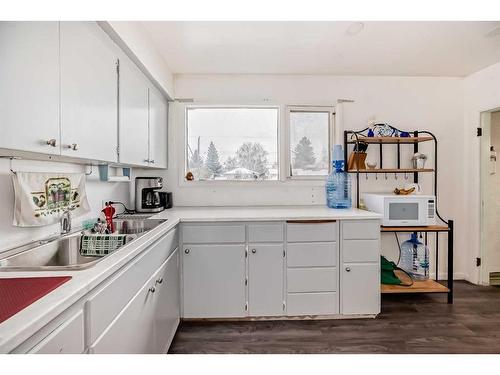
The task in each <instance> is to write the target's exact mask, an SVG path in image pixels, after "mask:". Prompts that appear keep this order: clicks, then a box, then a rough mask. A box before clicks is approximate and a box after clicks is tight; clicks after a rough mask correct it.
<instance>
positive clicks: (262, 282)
mask: <svg viewBox="0 0 500 375" xmlns="http://www.w3.org/2000/svg"><path fill="white" fill-rule="evenodd" d="M249 249H250V250H249V254H248V308H249V313H250V315H252V316H275V315H284V306H283V301H284V298H283V261H284V257H283V245H278V244H275V245H249Z"/></svg>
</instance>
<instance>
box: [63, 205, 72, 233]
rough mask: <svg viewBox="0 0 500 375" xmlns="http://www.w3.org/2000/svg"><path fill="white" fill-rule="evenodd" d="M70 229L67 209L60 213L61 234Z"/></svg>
mask: <svg viewBox="0 0 500 375" xmlns="http://www.w3.org/2000/svg"><path fill="white" fill-rule="evenodd" d="M70 231H71V212H70V210H69V208H68V209H66V211H64V212H63V214H62V215H61V234H66V233H69V232H70Z"/></svg>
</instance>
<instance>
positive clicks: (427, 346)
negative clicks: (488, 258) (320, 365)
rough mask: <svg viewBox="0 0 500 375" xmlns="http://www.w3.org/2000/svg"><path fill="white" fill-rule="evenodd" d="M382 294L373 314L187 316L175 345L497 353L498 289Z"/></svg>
mask: <svg viewBox="0 0 500 375" xmlns="http://www.w3.org/2000/svg"><path fill="white" fill-rule="evenodd" d="M455 285H456V286H455V303H454V304H453V305H448V304H447V303H446V296H445V295H444V294H441V295H439V294H433V295H431V294H428V295H423V294H419V295H415V294H413V295H401V294H400V295H384V296H383V297H382V313H381V314H380V315H379V316H378V318H376V319H363V320H359V319H358V320H327V321H325V320H323V321H260V322H215V323H214V322H211V323H201V322H183V323H181V325H180V327H179V330H178V332H177V334H176V336H175V339H174V342H173V343H172V346H171V347H170V353H500V289H499V288H495V287H480V286H475V285H471V284H469V283H466V282H456V283H455Z"/></svg>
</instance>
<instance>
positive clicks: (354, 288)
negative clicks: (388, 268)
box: [341, 263, 380, 314]
mask: <svg viewBox="0 0 500 375" xmlns="http://www.w3.org/2000/svg"><path fill="white" fill-rule="evenodd" d="M379 312H380V269H379V265H378V264H356V263H344V267H343V269H342V270H341V313H342V314H378V313H379Z"/></svg>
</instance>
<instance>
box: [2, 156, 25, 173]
mask: <svg viewBox="0 0 500 375" xmlns="http://www.w3.org/2000/svg"><path fill="white" fill-rule="evenodd" d="M0 159H9V169H10V171H11V172H12V173H14V174H15V173H16V171H15V170H14V169H12V160H14V159H16V160H19V159H21V158H20V157H19V156H0Z"/></svg>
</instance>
